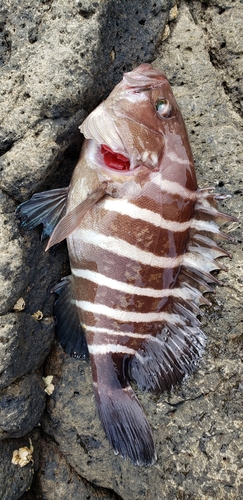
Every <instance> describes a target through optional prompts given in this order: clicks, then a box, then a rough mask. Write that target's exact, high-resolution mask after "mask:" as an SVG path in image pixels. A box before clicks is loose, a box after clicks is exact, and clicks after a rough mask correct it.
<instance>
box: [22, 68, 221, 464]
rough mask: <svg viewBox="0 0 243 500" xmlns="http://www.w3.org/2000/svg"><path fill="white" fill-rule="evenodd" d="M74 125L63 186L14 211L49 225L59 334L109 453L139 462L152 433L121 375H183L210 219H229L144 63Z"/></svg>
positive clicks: (211, 264)
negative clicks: (64, 267) (65, 260)
mask: <svg viewBox="0 0 243 500" xmlns="http://www.w3.org/2000/svg"><path fill="white" fill-rule="evenodd" d="M80 128H81V131H82V132H83V134H84V136H85V138H86V139H85V142H84V145H83V148H82V151H81V155H80V159H79V162H78V164H77V166H76V168H75V171H74V173H73V177H72V180H71V184H70V186H69V189H68V191H67V192H66V193H64V192H63V191H61V190H60V193H59V192H58V191H59V190H54V191H53V198H52V199H51V201H50V199H49V198H48V194H47V193H42V194H40V195H39V198H38V195H34V197H33V198H32V199H31V200H30V201H29V202H25V203H23V204H22V205H20V207H19V209H18V215H19V216H20V217H21V218H22V221H23V225H24V226H26V227H27V228H31V227H34V226H35V225H37V223H40V222H42V223H43V225H44V230H46V227H47V226H48V228H49V227H52V228H53V229H54V226H56V227H55V229H54V230H53V232H52V235H51V238H50V241H49V245H48V247H50V246H51V245H52V244H55V243H57V242H58V241H60V240H61V239H63V238H64V237H66V238H67V245H68V252H69V258H70V266H71V276H70V277H69V278H68V279H66V280H64V282H63V283H62V284H61V285H58V286H57V287H56V292H57V293H58V294H59V298H58V300H57V301H56V305H55V315H56V317H57V329H58V337H59V339H60V341H61V344H62V345H63V346H64V348H65V350H66V351H67V352H69V353H70V354H72V355H76V356H79V357H88V356H89V357H90V360H91V366H92V376H93V387H94V394H95V398H96V403H97V407H98V411H99V415H100V418H101V421H102V424H103V427H104V430H105V432H106V435H107V437H108V439H109V441H110V443H111V445H112V446H113V449H114V451H115V453H120V454H121V455H122V456H123V457H129V458H130V459H131V460H132V462H133V463H135V464H139V465H150V464H152V463H153V462H154V460H155V459H156V453H155V447H154V442H153V437H152V432H151V429H150V426H149V423H148V421H147V419H146V417H145V414H144V412H143V410H142V408H141V406H140V404H139V402H138V400H137V398H136V396H135V393H134V391H133V389H132V388H131V385H130V381H134V382H136V384H137V385H138V387H139V388H140V389H142V390H149V391H154V392H162V391H164V390H169V389H170V388H171V387H172V386H173V385H174V384H175V383H177V382H180V381H181V380H182V379H183V378H184V377H185V376H186V375H187V374H190V373H191V372H192V371H193V369H194V367H195V364H196V361H197V359H198V357H199V356H200V355H201V353H202V351H203V348H204V345H205V336H204V334H203V332H202V331H201V329H200V322H199V320H198V318H197V315H198V314H199V312H200V310H199V306H200V305H203V304H205V303H208V301H207V300H206V299H205V298H204V296H203V293H204V292H205V291H210V290H211V287H210V284H211V283H214V282H217V279H216V278H215V277H213V276H212V275H211V271H212V270H215V269H220V268H221V267H222V266H221V265H220V264H219V263H218V262H217V261H216V260H215V259H216V258H218V257H220V256H223V255H227V252H225V251H224V250H222V249H221V248H220V247H218V246H217V244H216V243H215V241H214V240H215V238H220V237H224V236H223V235H222V233H220V231H219V229H218V225H217V221H218V220H219V219H220V218H221V219H222V220H226V219H230V217H229V216H225V215H222V214H220V213H219V212H218V211H217V209H216V208H215V196H213V194H212V191H211V190H200V189H198V186H197V180H196V174H195V168H194V162H193V157H192V152H191V148H190V144H189V140H188V136H187V132H186V128H185V124H184V121H183V118H182V115H181V112H180V110H179V107H178V105H177V103H176V101H175V98H174V96H173V93H172V90H171V87H170V85H169V82H168V80H167V78H166V77H165V75H164V74H163V73H162V72H160V71H158V70H155V69H153V68H152V66H151V65H149V64H142V65H140V66H139V67H138V68H136V69H135V70H133V71H131V72H130V73H126V74H125V75H124V77H123V80H122V82H121V83H119V84H118V85H117V86H116V87H115V89H114V90H113V91H112V93H111V94H110V96H109V97H108V98H107V100H106V101H104V102H103V103H102V104H101V105H100V106H98V108H96V110H94V111H93V112H92V113H91V114H90V115H89V116H88V117H87V118H86V120H85V121H84V123H83V124H82V126H81V127H80ZM41 195H42V196H41ZM36 196H37V197H36ZM47 200H48V201H47ZM47 203H49V205H48V206H49V207H50V208H49V212H48V210H45V216H44V217H43V207H45V209H46V206H47ZM50 205H51V206H50ZM64 205H65V207H64ZM57 206H58V210H57ZM60 207H61V208H60ZM64 211H65V214H64ZM46 213H47V215H46ZM62 215H63V217H61V216H62ZM58 219H60V222H58Z"/></svg>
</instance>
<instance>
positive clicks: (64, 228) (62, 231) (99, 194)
mask: <svg viewBox="0 0 243 500" xmlns="http://www.w3.org/2000/svg"><path fill="white" fill-rule="evenodd" d="M106 188H107V182H106V181H104V182H102V184H100V186H99V187H98V188H97V189H95V191H93V192H92V193H91V194H90V195H89V196H88V197H87V198H86V200H84V201H82V202H81V203H80V204H79V205H77V207H75V208H74V209H73V210H71V212H69V213H68V214H66V215H65V216H64V217H63V218H62V219H61V220H60V221H59V223H58V224H57V226H56V227H55V229H54V231H53V233H52V235H51V237H50V239H49V242H48V245H47V247H46V250H49V248H51V247H52V246H53V245H56V244H57V243H60V242H61V241H62V240H64V239H65V238H67V237H68V236H69V235H70V234H71V233H72V232H73V231H74V230H75V229H76V228H77V226H78V225H79V224H80V222H81V220H82V219H83V217H84V216H85V214H86V213H87V212H88V210H90V209H91V208H92V207H93V206H94V205H95V203H97V202H98V201H99V200H100V199H101V198H103V196H104V195H105V194H106Z"/></svg>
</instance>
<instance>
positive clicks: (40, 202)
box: [16, 188, 68, 239]
mask: <svg viewBox="0 0 243 500" xmlns="http://www.w3.org/2000/svg"><path fill="white" fill-rule="evenodd" d="M67 195H68V188H60V189H52V190H51V191H42V192H41V193H36V194H34V195H33V196H32V198H30V200H28V201H25V202H24V203H21V204H20V205H19V206H18V207H17V209H16V215H17V217H18V218H19V219H20V221H21V226H22V227H23V228H24V229H34V228H35V227H36V226H39V224H43V232H42V235H41V239H44V238H47V237H48V236H50V235H51V233H52V232H53V230H54V228H55V226H56V225H57V223H58V221H59V220H60V219H61V217H63V215H64V213H65V208H66V200H67Z"/></svg>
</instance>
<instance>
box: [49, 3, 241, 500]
mask: <svg viewBox="0 0 243 500" xmlns="http://www.w3.org/2000/svg"><path fill="white" fill-rule="evenodd" d="M154 64H155V66H156V67H159V68H163V69H164V70H165V72H166V73H167V75H168V77H169V79H170V80H171V81H172V84H173V89H174V92H175V95H176V97H177V99H178V102H179V104H180V106H181V109H182V112H183V115H184V117H185V120H186V123H187V126H188V131H189V135H190V139H191V144H192V148H193V152H194V156H195V161H196V169H197V175H198V181H199V185H200V186H201V187H205V186H208V185H211V186H214V187H215V188H216V190H217V191H218V192H219V193H226V194H230V195H231V196H232V197H231V198H230V199H229V200H227V201H224V202H222V203H221V209H222V211H228V212H229V213H232V214H235V215H239V214H240V212H241V210H242V197H241V196H240V193H238V186H239V181H240V179H241V174H240V172H241V170H240V168H239V165H240V162H241V161H242V138H241V137H240V135H239V132H238V131H239V128H240V127H241V125H242V123H241V117H240V116H239V114H238V113H237V110H236V109H235V107H234V102H233V100H231V99H230V96H229V95H228V94H226V93H225V91H224V86H223V85H222V82H221V79H220V74H219V73H218V72H217V69H216V68H215V67H214V66H213V64H212V62H211V60H210V57H209V54H208V51H207V38H206V36H205V35H204V32H203V27H202V26H200V25H198V24H197V25H196V24H195V22H194V21H193V18H192V16H191V13H190V10H189V8H188V7H187V6H186V5H184V4H183V5H182V6H181V8H180V10H179V16H178V20H177V23H176V25H175V27H174V29H173V32H172V35H171V37H170V39H168V41H167V42H166V43H165V45H164V46H163V51H162V53H161V56H160V57H159V58H157V60H156V61H155V63H154ZM225 231H226V232H227V229H226V228H225ZM228 231H229V232H230V233H231V232H233V231H234V233H233V234H234V235H235V236H236V238H237V236H238V238H239V243H238V245H236V243H233V244H232V246H231V251H232V254H233V259H232V260H231V261H227V263H226V265H227V268H228V271H227V273H226V272H223V271H222V272H221V274H220V278H221V280H222V282H223V283H224V285H225V286H224V287H223V288H221V289H217V291H216V297H215V298H213V299H211V297H209V298H210V299H211V300H212V304H213V305H212V307H211V308H208V309H207V310H206V314H205V317H203V318H202V323H203V329H204V331H205V332H206V334H207V336H208V344H207V347H206V351H205V354H204V356H203V359H202V361H201V363H200V364H199V366H198V369H197V371H196V372H195V374H194V375H193V376H192V377H190V378H189V379H187V380H186V381H185V382H184V383H183V384H182V385H181V386H179V387H175V388H174V390H173V391H172V392H171V393H170V394H169V395H167V394H164V395H162V396H161V397H160V398H159V399H155V398H153V397H152V396H150V395H149V394H146V395H144V394H141V393H139V398H140V401H141V404H142V405H143V407H144V409H145V411H146V414H147V415H148V419H149V421H150V423H151V425H152V429H153V434H154V437H155V443H156V449H157V453H158V461H157V463H156V464H155V465H154V466H153V467H151V468H138V467H135V466H133V465H131V463H130V462H129V461H127V462H126V461H124V460H121V459H120V458H119V457H115V456H114V454H113V451H112V450H111V449H110V447H109V445H108V443H107V441H106V440H104V433H103V430H102V428H101V425H100V422H99V420H98V417H97V412H96V409H95V403H94V398H93V395H92V391H91V385H89V380H90V366H89V364H87V363H85V362H82V361H76V363H75V361H74V360H70V359H69V358H67V357H66V355H65V354H60V352H59V351H58V352H59V354H55V353H54V352H53V357H50V359H49V362H48V371H51V368H55V369H56V371H55V375H56V377H54V380H55V382H54V383H55V384H56V385H55V387H56V389H55V392H54V393H53V395H52V396H51V397H50V399H49V401H48V407H47V414H46V416H45V418H44V421H43V427H44V429H45V431H46V432H47V433H49V434H50V435H52V436H53V437H55V439H56V441H57V442H58V443H59V446H60V450H61V451H62V453H63V454H64V456H65V457H66V459H67V460H68V462H69V463H70V464H71V465H72V467H73V468H74V469H75V470H76V472H77V473H78V474H80V475H81V476H82V477H85V478H86V479H88V480H89V481H91V482H92V483H93V484H98V485H99V486H105V487H108V488H111V489H112V490H113V491H115V492H116V493H117V494H119V495H120V496H121V498H123V499H124V500H125V499H126V500H127V499H130V498H133V499H136V500H137V499H141V498H146V499H149V500H150V499H151V500H152V499H153V500H154V499H156V500H157V499H158V500H161V499H163V500H164V499H166V500H167V499H175V498H178V499H180V498H197V499H200V500H201V499H211V498H213V497H214V498H217V499H222V500H223V499H225V498H226V499H232V500H233V499H235V498H238V497H240V496H241V495H242V483H241V479H240V478H241V473H240V460H241V458H242V451H241V443H242V428H241V409H240V408H241V405H242V382H241V380H242V372H243V367H242V351H241V349H242V346H241V321H242V307H241V302H240V299H239V297H240V292H241V291H242V264H241V247H240V242H241V232H240V226H239V223H231V224H229V225H228ZM226 246H227V245H226ZM228 248H229V245H228ZM57 359H58V363H57V365H56V364H55V363H56V361H55V360H57ZM236 360H237V362H236ZM49 363H50V364H49ZM57 366H58V368H57ZM58 374H59V375H58ZM60 374H61V377H60ZM94 415H96V417H95V418H94ZM161 485H163V487H162V486H161Z"/></svg>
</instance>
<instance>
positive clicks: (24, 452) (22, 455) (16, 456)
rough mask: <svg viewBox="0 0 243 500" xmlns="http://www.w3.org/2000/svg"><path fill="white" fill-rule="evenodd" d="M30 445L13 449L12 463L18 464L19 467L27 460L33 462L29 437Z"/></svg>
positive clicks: (25, 463)
mask: <svg viewBox="0 0 243 500" xmlns="http://www.w3.org/2000/svg"><path fill="white" fill-rule="evenodd" d="M29 442H30V447H29V448H28V446H24V447H23V448H19V449H18V450H14V451H13V456H12V464H15V465H19V466H20V467H24V466H25V465H27V464H28V463H29V462H32V463H33V462H34V460H33V451H34V447H33V445H32V442H31V439H29Z"/></svg>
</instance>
